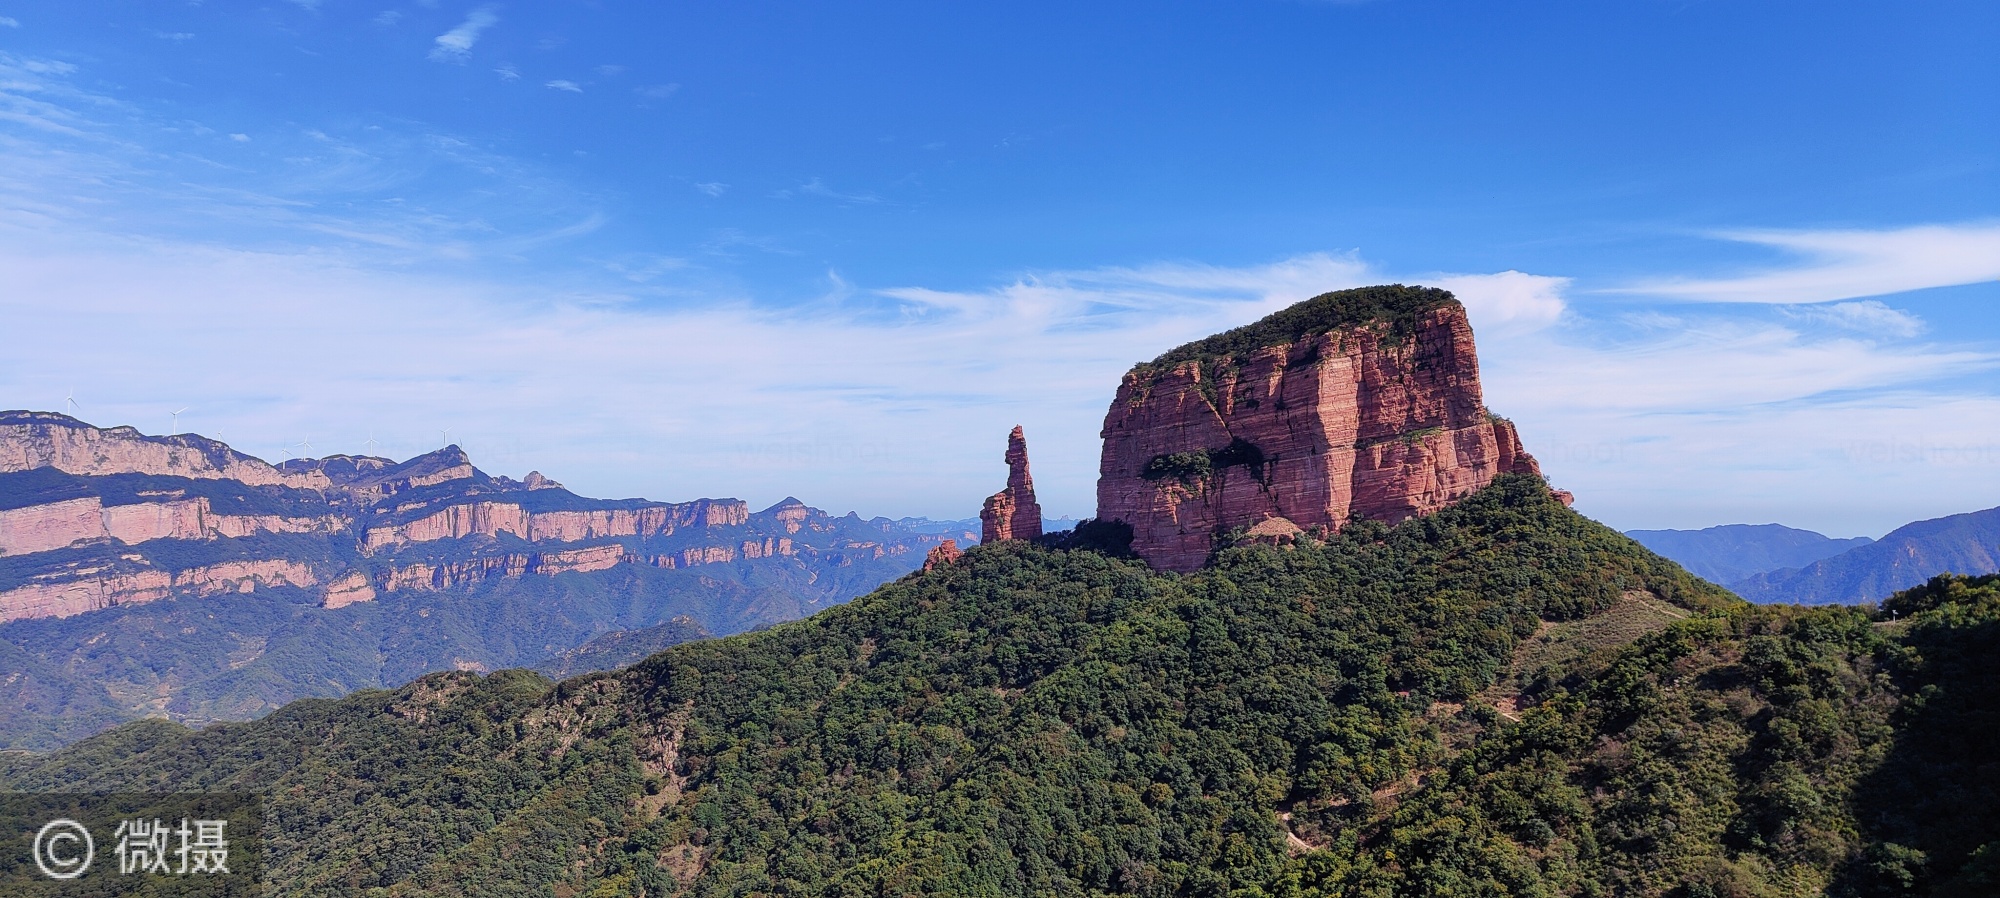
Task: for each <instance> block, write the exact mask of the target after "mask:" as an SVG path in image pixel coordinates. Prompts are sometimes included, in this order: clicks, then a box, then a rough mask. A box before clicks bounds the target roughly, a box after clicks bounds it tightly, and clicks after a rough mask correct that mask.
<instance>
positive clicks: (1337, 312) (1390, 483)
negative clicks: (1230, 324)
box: [1097, 287, 1541, 572]
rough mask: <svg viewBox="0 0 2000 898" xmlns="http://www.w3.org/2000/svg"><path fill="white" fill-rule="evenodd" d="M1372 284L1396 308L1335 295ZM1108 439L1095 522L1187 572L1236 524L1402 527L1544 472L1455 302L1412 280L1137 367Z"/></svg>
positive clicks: (1302, 310) (1142, 552) (1145, 554)
mask: <svg viewBox="0 0 2000 898" xmlns="http://www.w3.org/2000/svg"><path fill="white" fill-rule="evenodd" d="M1381 297H1388V298H1389V299H1388V300H1387V301H1388V302H1390V303H1392V304H1395V305H1392V307H1391V311H1390V312H1387V313H1383V314H1382V315H1380V316H1376V317H1371V316H1370V312H1369V311H1368V310H1371V309H1374V308H1377V306H1367V305H1363V306H1362V311H1355V310H1354V308H1353V306H1351V305H1350V306H1349V307H1347V308H1345V309H1343V308H1342V307H1341V306H1340V304H1341V303H1347V302H1350V300H1352V301H1353V302H1354V303H1363V302H1364V301H1374V300H1379V299H1380V298H1381ZM1286 316H1290V317H1286ZM1315 316H1318V320H1320V321H1322V322H1324V321H1333V322H1337V323H1338V326H1335V327H1333V328H1332V329H1327V328H1326V327H1319V328H1317V329H1315V328H1314V327H1313V326H1312V325H1311V323H1310V322H1311V321H1313V320H1314V319H1315ZM1301 321H1306V322H1308V323H1307V324H1305V325H1300V324H1299V322H1301ZM1301 328H1302V329H1303V332H1302V333H1301V332H1299V329H1301ZM1288 334H1290V336H1289V339H1287V335H1288ZM1232 338H1233V339H1232ZM1274 340H1275V341H1276V342H1273V341H1274ZM1258 344H1261V345H1258ZM1102 436H1103V438H1104V455H1103V460H1102V463H1101V465H1100V467H1099V477H1098V481H1097V517H1098V519H1099V520H1121V521H1124V522H1126V523H1128V524H1130V525H1131V526H1132V537H1133V538H1132V550H1133V551H1134V552H1135V553H1137V554H1138V555H1139V556H1140V557H1142V558H1144V559H1146V561H1147V562H1148V563H1149V564H1151V565H1152V566H1154V567H1156V568H1162V569H1166V570H1174V571H1183V572H1185V571H1192V570H1195V569H1197V568H1200V567H1201V566H1202V564H1203V563H1204V562H1205V561H1206V560H1207V558H1208V555H1209V552H1210V549H1211V548H1212V546H1213V544H1214V539H1215V537H1216V536H1217V535H1218V534H1219V533H1222V532H1224V531H1227V530H1230V529H1233V528H1237V527H1255V526H1257V525H1259V524H1261V523H1262V522H1264V521H1267V520H1269V519H1272V518H1284V519H1286V520H1287V521H1288V522H1289V523H1290V524H1291V525H1292V526H1294V527H1311V526H1313V525H1321V526H1325V527H1328V528H1332V529H1338V528H1339V527H1340V526H1341V525H1343V524H1345V523H1346V522H1347V520H1348V518H1349V515H1351V514H1360V515H1362V516H1364V517H1367V518H1370V519H1374V520H1381V521H1386V522H1389V523H1396V522H1400V521H1402V520H1405V519H1407V518H1410V517H1413V516H1416V515H1424V514H1429V513H1431V512H1434V511H1437V510H1438V509H1440V508H1443V507H1445V506H1447V505H1450V504H1451V503H1453V502H1456V501H1458V500H1459V499H1462V498H1465V497H1466V496H1469V495H1471V494H1472V493H1474V492H1476V491H1477V490H1479V489H1480V488H1481V487H1484V486H1486V485H1487V484H1488V483H1490V482H1492V480H1493V478H1494V477H1496V476H1498V475H1500V474H1508V473H1519V474H1535V475H1539V474H1540V473H1541V469H1540V467H1539V466H1537V465H1536V463H1535V460H1534V458H1533V457H1532V456H1530V455H1529V454H1528V453H1527V451H1526V450H1525V449H1524V448H1522V445H1521V439H1520V437H1519V436H1518V435H1517V434H1516V433H1515V431H1514V425H1513V424H1512V423H1511V422H1509V421H1507V420H1506V419H1504V418H1499V417H1496V416H1494V415H1492V414H1490V413H1488V412H1487V410H1486V406H1485V404H1484V402H1483V400H1482V398H1481V396H1480V390H1479V362H1478V358H1477V356H1476V355H1475V353H1474V350H1473V345H1472V327H1471V325H1470V324H1469V323H1468V322H1467V320H1466V316H1465V308H1464V307H1463V306H1461V305H1459V303H1458V301H1457V300H1456V299H1455V298H1453V297H1452V296H1451V295H1450V294H1449V293H1446V292H1444V291H1442V290H1426V289H1422V288H1408V287H1393V288H1364V289H1363V290H1355V291H1342V292H1341V293H1335V294H1327V295H1326V296H1322V297H1318V298H1315V299H1312V300H1308V301H1307V302H1305V303H1301V304H1299V305H1297V306H1294V307H1292V308H1291V309H1287V310H1285V311H1282V312H1279V313H1277V314H1276V315H1273V316H1271V317H1270V318H1266V319H1264V320H1263V321H1260V322H1258V323H1257V324H1253V325H1249V326H1247V327H1245V328H1240V329H1238V330H1237V331H1231V332H1229V333H1228V334H1223V335H1218V336H1217V337H1212V338H1210V339H1209V340H1205V341H1201V342H1199V343H1193V344H1189V345H1188V346H1186V347H1182V348H1181V349H1178V350H1175V351H1174V352H1171V353H1168V354H1167V355H1165V356H1162V357H1161V359H1160V360H1156V361H1155V362H1154V363H1151V364H1143V365H1139V366H1136V367H1134V368H1133V369H1132V371H1131V372H1130V373H1128V374H1126V375H1125V379H1124V381H1123V382H1122V383H1121V384H1120V385H1119V387H1118V395H1117V398H1116V399H1114V400H1112V403H1111V410H1110V412H1109V413H1108V414H1107V415H1106V416H1105V419H1104V431H1103V433H1102Z"/></svg>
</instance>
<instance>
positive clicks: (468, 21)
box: [431, 6, 500, 62]
mask: <svg viewBox="0 0 2000 898" xmlns="http://www.w3.org/2000/svg"><path fill="white" fill-rule="evenodd" d="M499 21H500V17H499V16H497V15H494V13H493V10H492V9H491V8H490V7H484V6H482V7H480V8H478V9H475V10H473V11H472V12H470V13H467V14H466V16H465V21H463V22H460V23H459V24H458V27H457V28H453V29H452V30H450V31H447V32H445V33H443V34H440V35H438V36H437V41H436V43H435V46H433V47H432V48H431V59H434V60H436V61H438V62H464V61H465V60H466V59H467V58H469V57H470V56H471V55H472V46H473V45H474V44H477V43H479V35H481V34H482V33H484V32H485V31H486V29H488V28H491V27H493V26H494V25H495V24H496V23H498V22H499Z"/></svg>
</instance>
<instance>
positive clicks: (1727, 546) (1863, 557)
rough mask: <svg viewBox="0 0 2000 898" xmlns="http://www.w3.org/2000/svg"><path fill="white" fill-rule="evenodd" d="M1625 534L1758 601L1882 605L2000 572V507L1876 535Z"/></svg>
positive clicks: (1761, 530)
mask: <svg viewBox="0 0 2000 898" xmlns="http://www.w3.org/2000/svg"><path fill="white" fill-rule="evenodd" d="M1625 535H1627V536H1630V537H1632V538H1633V539H1635V540H1638V541H1639V543H1640V544H1642V545H1644V546H1645V547H1646V548H1648V549H1651V550H1653V551H1655V552H1658V553H1660V554H1661V555H1664V556H1666V557H1668V558H1671V559H1673V560H1674V561H1676V562H1679V563H1680V565H1681V566H1682V567H1685V568H1687V569H1688V570H1689V571H1690V572H1692V573H1695V574H1697V575H1700V576H1701V577H1704V578H1706V579H1708V580H1710V581H1712V582H1715V583H1721V584H1724V585H1727V586H1728V587H1729V588H1730V589H1731V590H1734V591H1735V592H1736V593H1737V594H1738V595H1741V596H1742V597H1744V598H1746V599H1749V600H1751V601H1753V602H1795V603H1798V604H1802V605H1826V604H1835V603H1841V604H1855V603H1860V602H1879V601H1882V600H1883V599H1886V598H1888V597H1889V596H1890V595H1892V594H1894V593H1895V592H1897V591H1898V590H1903V589H1908V588H1910V587H1912V586H1916V585H1918V584H1920V583H1923V582H1924V581H1926V580H1929V579H1930V578H1931V577H1934V576H1936V575H1938V574H1946V573H1951V574H1961V575H1978V574H1990V573H1994V572H1996V571H2000V508H1989V509H1986V510H1985V511H1975V512H1968V513H1966V514H1957V515H1951V516H1948V517H1942V518H1935V519H1932V520H1928V521H1917V522H1916V523H1913V524H1906V525H1904V526H1902V527H1898V528H1896V529H1895V530H1894V531H1891V532H1890V533H1889V534H1888V535H1887V536H1884V537H1882V538H1881V539H1879V540H1873V539H1869V538H1867V537H1865V536H1862V537H1853V538H1850V539H1833V538H1830V537H1827V536H1823V535H1821V534H1818V533H1814V532H1812V531H1810V530H1798V529H1795V528H1791V527H1784V526H1780V525H1777V524H1726V525H1723V526H1720V527H1709V528H1706V529H1703V530H1630V531H1627V532H1626V534H1625Z"/></svg>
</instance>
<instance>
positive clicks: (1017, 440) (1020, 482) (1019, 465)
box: [979, 426, 1042, 544]
mask: <svg viewBox="0 0 2000 898" xmlns="http://www.w3.org/2000/svg"><path fill="white" fill-rule="evenodd" d="M979 528H980V534H979V541H980V543H982V544H985V543H994V542H998V541H1000V540H1003V539H1035V538H1036V537H1039V536H1041V535H1042V506H1041V505H1040V504H1038V503H1037V502H1035V481H1034V478H1032V477H1029V476H1028V439H1027V437H1025V436H1023V435H1022V434H1021V428H1020V427H1018V426H1017V427H1015V428H1014V432H1012V433H1010V434H1008V435H1007V488H1006V489H1004V490H1001V491H1000V492H998V493H995V494H993V495H991V496H988V497H987V498H986V505H985V506H984V507H983V508H981V509H979Z"/></svg>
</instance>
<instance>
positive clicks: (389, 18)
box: [373, 9, 403, 28]
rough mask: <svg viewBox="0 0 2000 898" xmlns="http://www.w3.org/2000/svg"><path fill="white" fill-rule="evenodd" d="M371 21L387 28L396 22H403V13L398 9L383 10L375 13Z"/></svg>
mask: <svg viewBox="0 0 2000 898" xmlns="http://www.w3.org/2000/svg"><path fill="white" fill-rule="evenodd" d="M373 21H374V23H375V24H377V25H380V26H382V27H384V28H387V27H389V26H391V25H394V24H396V23H397V22H401V21H403V11H402V10H400V9H385V10H382V11H381V12H379V13H376V14H375V18H374V19H373Z"/></svg>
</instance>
